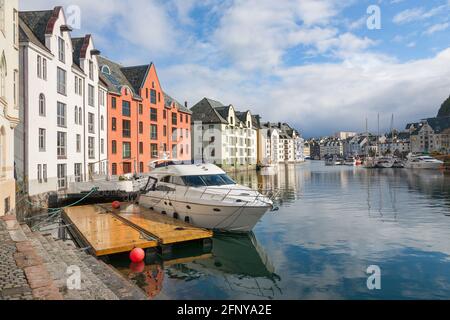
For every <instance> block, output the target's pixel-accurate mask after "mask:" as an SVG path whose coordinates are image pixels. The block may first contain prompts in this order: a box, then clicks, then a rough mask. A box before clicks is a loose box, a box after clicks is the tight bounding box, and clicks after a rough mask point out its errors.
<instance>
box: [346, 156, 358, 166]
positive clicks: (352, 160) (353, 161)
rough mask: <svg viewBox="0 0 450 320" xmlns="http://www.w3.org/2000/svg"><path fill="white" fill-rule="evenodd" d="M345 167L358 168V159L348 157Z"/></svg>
mask: <svg viewBox="0 0 450 320" xmlns="http://www.w3.org/2000/svg"><path fill="white" fill-rule="evenodd" d="M344 165H346V166H356V159H355V157H347V158H346V159H345V161H344Z"/></svg>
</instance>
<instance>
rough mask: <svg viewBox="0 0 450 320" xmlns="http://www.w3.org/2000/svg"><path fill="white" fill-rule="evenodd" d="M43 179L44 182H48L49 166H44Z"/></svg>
mask: <svg viewBox="0 0 450 320" xmlns="http://www.w3.org/2000/svg"><path fill="white" fill-rule="evenodd" d="M42 177H43V179H44V182H47V165H46V164H43V165H42Z"/></svg>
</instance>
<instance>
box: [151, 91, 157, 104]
mask: <svg viewBox="0 0 450 320" xmlns="http://www.w3.org/2000/svg"><path fill="white" fill-rule="evenodd" d="M150 103H152V104H156V90H153V89H152V90H150Z"/></svg>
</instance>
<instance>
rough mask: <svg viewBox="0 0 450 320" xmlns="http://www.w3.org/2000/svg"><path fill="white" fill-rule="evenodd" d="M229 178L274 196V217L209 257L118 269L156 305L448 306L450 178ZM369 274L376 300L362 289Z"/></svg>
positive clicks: (318, 170) (340, 172)
mask: <svg viewBox="0 0 450 320" xmlns="http://www.w3.org/2000/svg"><path fill="white" fill-rule="evenodd" d="M233 178H234V179H235V180H236V181H237V182H238V183H241V184H244V185H248V186H251V187H253V188H259V189H260V190H263V191H264V190H266V191H267V190H268V191H270V190H274V191H276V192H274V194H276V202H277V203H278V205H279V207H280V210H279V211H277V212H271V213H268V214H266V215H265V216H264V218H263V220H262V221H261V222H260V223H259V224H258V225H257V226H256V228H255V230H254V233H255V234H254V235H253V234H251V235H248V236H237V235H229V234H228V235H227V234H221V235H216V236H215V237H214V240H213V249H212V252H203V251H202V249H201V248H197V249H195V248H190V249H189V248H182V249H180V252H179V253H177V256H174V257H173V259H171V260H169V261H165V262H162V261H159V260H158V259H157V260H155V261H147V265H146V266H144V269H142V266H134V267H132V268H130V266H129V264H128V262H127V261H128V260H127V259H125V263H124V265H123V266H122V267H120V266H118V268H119V269H121V271H122V272H123V273H124V274H126V275H127V276H128V277H129V278H130V279H131V280H132V281H134V282H136V283H138V284H139V285H140V286H141V288H143V289H144V290H146V291H147V293H148V294H149V296H151V297H155V298H157V299H280V298H285V299H317V298H327V299H379V298H384V299H410V298H422V299H430V298H440V299H445V298H449V297H450V240H449V239H450V219H449V216H450V177H448V176H444V175H442V174H440V173H433V172H424V171H423V172H422V171H412V170H406V169H404V170H389V169H388V170H366V169H364V168H353V167H326V166H325V165H324V164H323V163H321V162H310V163H307V164H304V165H288V166H280V168H279V169H278V172H277V174H276V175H272V176H267V175H261V174H256V173H252V172H248V173H247V172H243V173H236V174H234V176H233ZM196 250H197V251H196ZM372 264H375V265H379V266H380V268H381V270H382V290H380V291H369V290H368V289H367V287H366V280H367V274H366V270H367V267H368V266H369V265H372ZM133 270H134V271H133Z"/></svg>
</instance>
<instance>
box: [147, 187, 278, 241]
mask: <svg viewBox="0 0 450 320" xmlns="http://www.w3.org/2000/svg"><path fill="white" fill-rule="evenodd" d="M139 204H140V205H142V206H144V207H146V208H150V209H153V210H155V211H156V212H159V213H163V214H167V215H169V216H171V217H174V218H177V219H180V220H183V221H187V222H189V223H191V224H193V225H195V226H198V227H202V228H206V229H211V230H218V231H226V232H250V231H251V230H253V228H254V227H255V225H256V224H257V223H258V222H259V221H260V220H261V218H262V217H263V216H264V214H265V213H266V212H267V211H268V210H269V209H270V206H269V205H267V206H252V205H251V204H248V205H247V204H240V205H226V204H220V202H219V203H216V204H207V203H195V202H192V201H191V200H190V201H187V199H171V198H170V197H161V196H158V195H152V194H145V195H141V196H140V198H139Z"/></svg>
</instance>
